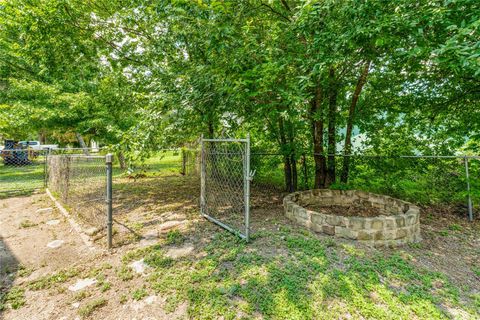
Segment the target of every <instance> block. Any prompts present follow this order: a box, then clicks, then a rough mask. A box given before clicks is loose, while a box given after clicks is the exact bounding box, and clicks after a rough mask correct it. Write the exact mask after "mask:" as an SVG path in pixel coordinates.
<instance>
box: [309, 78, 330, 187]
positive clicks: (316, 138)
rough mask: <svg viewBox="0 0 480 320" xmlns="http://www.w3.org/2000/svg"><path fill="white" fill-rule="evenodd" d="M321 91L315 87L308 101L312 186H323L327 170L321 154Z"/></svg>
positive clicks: (318, 87) (324, 159) (323, 156)
mask: <svg viewBox="0 0 480 320" xmlns="http://www.w3.org/2000/svg"><path fill="white" fill-rule="evenodd" d="M322 103H323V92H322V88H321V87H320V86H317V88H316V89H315V94H314V96H313V98H312V100H311V102H310V106H311V108H310V119H311V122H312V140H313V159H314V161H315V181H314V185H313V187H314V188H325V175H326V171H327V166H326V158H325V155H324V154H323V152H324V150H323V130H324V128H323V127H324V125H323V110H322Z"/></svg>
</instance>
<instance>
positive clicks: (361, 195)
mask: <svg viewBox="0 0 480 320" xmlns="http://www.w3.org/2000/svg"><path fill="white" fill-rule="evenodd" d="M356 194H357V197H359V198H360V199H368V198H369V194H368V192H365V191H357V192H356Z"/></svg>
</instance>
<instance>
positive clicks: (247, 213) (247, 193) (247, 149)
mask: <svg viewBox="0 0 480 320" xmlns="http://www.w3.org/2000/svg"><path fill="white" fill-rule="evenodd" d="M250 179H251V176H250V134H249V133H248V134H247V142H246V143H245V183H244V188H245V192H244V196H245V240H246V241H247V242H248V241H249V240H250Z"/></svg>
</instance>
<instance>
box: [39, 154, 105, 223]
mask: <svg viewBox="0 0 480 320" xmlns="http://www.w3.org/2000/svg"><path fill="white" fill-rule="evenodd" d="M47 177H48V180H47V181H48V182H47V185H48V188H49V190H50V191H51V192H52V194H54V196H56V198H58V199H60V200H61V202H62V203H63V204H64V205H65V206H66V207H67V209H68V210H69V211H70V213H71V214H73V215H74V216H75V217H76V218H77V219H78V220H79V221H80V222H81V223H82V224H84V225H86V226H87V227H95V228H98V229H99V230H100V229H102V228H104V227H105V225H106V224H105V223H106V205H105V203H106V202H105V201H106V191H107V185H106V183H107V180H106V177H107V172H106V164H105V156H95V155H90V156H86V155H83V154H51V155H49V156H48V157H47Z"/></svg>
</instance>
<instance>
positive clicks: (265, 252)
mask: <svg viewBox="0 0 480 320" xmlns="http://www.w3.org/2000/svg"><path fill="white" fill-rule="evenodd" d="M181 239H182V238H180V240H179V241H182V240H181ZM179 241H177V245H178V242H179ZM166 242H167V244H168V238H167V241H166ZM204 250H205V253H206V254H204V255H202V256H203V257H202V258H200V259H195V258H193V257H190V258H186V259H182V260H172V259H170V258H167V257H165V255H164V252H165V246H164V245H155V246H151V247H149V248H146V249H139V250H136V251H132V252H129V253H128V254H126V255H125V256H124V258H123V261H124V263H125V264H128V263H130V262H131V261H133V260H134V259H139V258H144V259H145V262H146V263H147V264H148V265H149V266H151V267H152V268H153V270H154V271H153V272H152V273H151V274H150V276H149V277H148V278H147V279H146V280H145V284H146V285H147V288H148V291H149V292H155V293H159V294H161V295H162V296H165V297H167V302H168V304H167V305H168V306H169V308H170V311H173V310H175V309H176V308H177V307H178V305H179V304H181V303H182V302H184V301H187V302H188V313H189V315H190V316H191V317H192V318H195V319H216V318H218V317H220V316H223V317H224V318H225V319H238V318H244V319H250V318H254V317H264V318H266V319H349V318H352V319H447V318H450V317H452V311H449V310H456V311H455V312H458V314H459V315H460V316H459V317H457V318H459V319H478V317H479V316H480V314H479V312H480V295H479V294H478V293H477V294H474V295H471V296H468V295H467V297H465V295H462V294H461V292H462V288H459V287H456V286H455V285H453V284H452V283H451V282H449V280H448V279H447V277H446V276H445V275H444V274H441V273H438V272H435V271H433V270H426V269H422V268H418V267H415V266H414V265H413V264H412V263H411V258H412V257H411V256H410V255H409V254H408V253H406V252H404V251H401V250H399V251H395V252H392V253H391V254H387V255H384V254H381V253H380V252H378V253H374V254H371V253H370V254H367V253H366V252H365V251H363V250H361V249H358V248H355V247H353V246H348V245H337V244H336V242H335V241H334V240H331V239H329V240H320V239H318V238H316V237H315V236H312V235H310V234H309V233H306V232H305V233H302V232H297V231H293V230H290V229H288V228H283V229H282V230H281V231H279V232H259V233H257V234H256V235H255V238H254V240H253V242H252V243H250V244H248V245H247V244H245V243H244V242H243V241H241V240H239V239H238V238H236V237H235V236H233V235H231V234H229V233H227V232H218V233H216V234H215V235H214V237H213V239H212V240H211V242H210V243H209V244H208V245H207V246H206V247H205V248H204ZM465 299H467V300H465Z"/></svg>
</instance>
